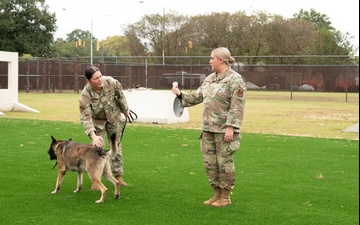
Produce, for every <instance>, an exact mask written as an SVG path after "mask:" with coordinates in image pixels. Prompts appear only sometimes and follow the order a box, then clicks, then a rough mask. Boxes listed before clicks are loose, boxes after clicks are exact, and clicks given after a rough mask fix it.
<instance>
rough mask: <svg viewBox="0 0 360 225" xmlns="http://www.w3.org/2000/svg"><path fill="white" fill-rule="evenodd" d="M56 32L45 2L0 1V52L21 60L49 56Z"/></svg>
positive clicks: (54, 22)
mask: <svg viewBox="0 0 360 225" xmlns="http://www.w3.org/2000/svg"><path fill="white" fill-rule="evenodd" d="M55 30H56V18H55V14H54V13H50V12H49V11H48V6H47V5H46V4H45V0H2V1H0V49H1V50H4V51H14V52H18V53H19V55H20V56H22V55H24V54H31V55H32V56H48V54H49V52H50V46H51V43H52V42H53V33H54V32H55Z"/></svg>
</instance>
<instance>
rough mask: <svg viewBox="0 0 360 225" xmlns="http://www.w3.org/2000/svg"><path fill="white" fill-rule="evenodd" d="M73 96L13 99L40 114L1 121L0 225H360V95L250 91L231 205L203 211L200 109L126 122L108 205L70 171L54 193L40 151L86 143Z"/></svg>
mask: <svg viewBox="0 0 360 225" xmlns="http://www.w3.org/2000/svg"><path fill="white" fill-rule="evenodd" d="M78 98H79V94H74V93H61V94H59V93H52V94H42V93H20V94H19V102H20V103H23V104H25V105H27V106H29V107H31V108H34V109H37V110H39V111H40V112H41V113H24V112H4V113H5V116H2V117H0V140H1V146H2V151H0V165H1V170H2V171H1V178H2V179H1V181H2V183H1V188H0V195H1V198H0V207H1V215H0V223H1V224H46V225H48V224H55V225H56V224H129V225H132V224H134V225H137V224H139V225H147V224H149V225H150V224H154V225H161V224H164V225H168V224H171V225H175V224H209V225H212V224H214V225H215V224H216V225H218V224H254V225H258V224H276V225H282V224H283V225H287V224H294V225H296V224H299V225H303V224H314V225H319V224H324V225H328V224H334V225H335V224H336V225H339V224H340V225H352V224H359V141H358V140H359V133H346V132H342V130H344V129H346V128H348V127H349V126H352V125H354V124H355V123H358V122H359V94H358V93H349V95H348V102H345V94H344V93H313V92H311V93H308V92H297V93H294V96H293V101H290V93H285V92H265V91H259V92H258V91H248V93H247V99H246V101H247V103H246V111H245V119H244V123H243V127H242V136H243V139H242V142H241V148H240V150H239V151H238V152H237V153H236V154H235V155H234V159H235V165H236V172H237V173H236V179H237V181H236V186H235V188H234V190H233V193H232V195H231V199H232V202H233V204H232V205H230V206H228V207H224V208H212V207H208V206H204V205H203V204H202V202H203V201H205V200H207V199H208V198H210V197H211V196H212V190H211V188H210V187H209V184H208V182H207V178H206V175H205V169H204V166H203V164H202V159H201V153H200V146H199V139H198V136H199V134H200V130H199V128H200V123H201V117H202V108H201V105H199V106H194V107H191V108H189V113H190V122H189V123H184V124H173V125H159V124H157V125H152V124H139V123H132V124H128V125H127V126H126V130H125V133H124V137H123V139H122V145H123V157H124V170H125V175H124V179H125V181H126V182H127V183H128V187H122V188H121V195H122V198H121V199H120V200H115V199H114V197H113V192H114V188H113V186H112V184H111V183H110V182H109V181H107V180H106V179H103V182H104V184H105V186H107V188H108V189H109V192H108V196H107V198H106V200H105V203H104V204H96V203H95V200H97V199H99V197H100V192H99V191H92V190H90V186H91V183H90V181H89V178H88V177H87V175H85V176H84V185H83V190H82V192H81V193H73V191H74V190H75V188H76V173H74V172H70V171H69V172H68V173H67V174H66V176H65V179H64V182H63V184H62V186H61V190H60V192H59V193H58V194H56V195H53V194H51V191H53V189H54V188H55V182H56V176H57V167H56V168H55V169H52V167H53V165H54V164H55V162H54V161H50V160H49V158H48V155H47V153H46V152H47V150H48V148H49V145H50V142H51V137H50V136H51V135H52V136H54V137H55V138H56V139H59V140H60V139H68V138H72V139H73V140H74V141H77V142H83V143H89V139H88V138H87V137H86V136H85V134H84V131H83V129H82V127H81V126H80V124H79V113H78V106H77V104H78V103H77V100H78Z"/></svg>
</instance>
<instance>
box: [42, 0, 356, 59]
mask: <svg viewBox="0 0 360 225" xmlns="http://www.w3.org/2000/svg"><path fill="white" fill-rule="evenodd" d="M142 2H143V3H140V1H139V0H127V1H122V0H96V1H94V0H62V1H60V0H46V4H47V5H49V7H50V11H51V12H55V13H56V15H57V19H58V21H57V26H58V30H57V32H56V33H55V38H58V37H60V38H66V34H68V33H70V32H72V31H73V30H75V29H82V30H88V31H91V27H92V32H93V34H94V36H95V37H96V38H99V39H101V40H103V39H105V38H106V37H108V36H114V35H123V29H122V28H123V27H124V26H125V25H127V24H129V23H134V22H137V21H138V20H140V19H141V17H142V16H143V15H144V14H154V13H161V14H162V13H163V12H165V13H167V12H170V11H175V12H178V13H180V14H183V15H197V14H210V13H212V12H224V11H226V12H230V13H234V12H236V11H240V10H241V11H242V10H244V11H246V12H248V13H249V14H250V13H251V12H253V11H267V12H269V13H273V14H280V15H282V16H284V17H286V18H291V17H292V16H293V14H294V13H298V12H299V10H300V9H304V10H310V9H311V8H313V9H315V10H316V11H317V12H319V13H322V14H326V15H327V16H328V17H329V18H330V21H331V23H332V26H333V27H335V29H337V30H340V31H341V32H343V33H346V32H348V33H350V34H351V35H353V36H355V38H354V39H353V43H354V45H356V46H357V47H358V46H359V1H358V0H342V1H315V0H267V1H264V0H251V1H241V0H220V1H216V0H206V1H205V0H177V1H175V0H151V1H146V0H144V1H142ZM91 25H92V26H91ZM356 54H357V55H358V51H357V53H356Z"/></svg>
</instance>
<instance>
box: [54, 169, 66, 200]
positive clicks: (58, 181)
mask: <svg viewBox="0 0 360 225" xmlns="http://www.w3.org/2000/svg"><path fill="white" fill-rule="evenodd" d="M65 173H66V170H65V171H62V170H60V169H59V171H58V176H57V179H56V185H55V190H53V191H52V192H51V194H56V193H58V192H59V191H60V186H61V183H62V181H63V179H64V176H65Z"/></svg>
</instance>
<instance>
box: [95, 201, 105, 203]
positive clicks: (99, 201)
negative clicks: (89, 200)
mask: <svg viewBox="0 0 360 225" xmlns="http://www.w3.org/2000/svg"><path fill="white" fill-rule="evenodd" d="M95 202H96V203H104V201H103V200H96V201H95Z"/></svg>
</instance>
